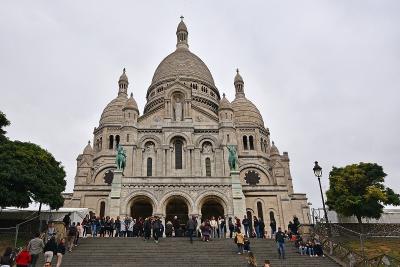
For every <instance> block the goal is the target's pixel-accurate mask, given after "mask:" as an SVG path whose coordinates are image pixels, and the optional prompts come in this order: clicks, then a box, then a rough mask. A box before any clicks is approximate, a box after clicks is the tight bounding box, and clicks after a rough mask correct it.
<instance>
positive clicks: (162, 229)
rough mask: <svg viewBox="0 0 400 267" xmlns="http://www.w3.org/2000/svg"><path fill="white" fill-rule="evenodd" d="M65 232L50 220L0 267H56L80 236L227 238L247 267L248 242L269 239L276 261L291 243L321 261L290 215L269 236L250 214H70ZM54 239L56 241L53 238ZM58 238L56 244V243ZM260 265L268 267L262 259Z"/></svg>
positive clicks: (251, 257) (250, 257)
mask: <svg viewBox="0 0 400 267" xmlns="http://www.w3.org/2000/svg"><path fill="white" fill-rule="evenodd" d="M63 223H64V227H65V231H63V233H62V235H61V236H60V235H59V234H60V233H58V232H57V230H56V228H55V226H54V224H53V223H52V222H49V223H48V226H47V229H46V231H45V232H44V234H42V235H40V234H39V233H37V234H36V235H35V237H34V238H33V239H32V240H30V242H29V243H28V244H27V246H25V247H24V248H22V249H21V250H20V251H19V253H18V254H16V255H15V253H13V251H12V249H11V248H7V249H6V251H5V253H4V255H3V256H2V257H1V263H0V265H1V266H13V265H12V264H13V263H14V262H15V263H16V264H17V266H21V267H25V266H26V267H27V266H30V267H35V266H36V264H37V260H38V257H39V255H40V254H41V253H44V259H45V265H44V266H52V265H51V264H52V260H53V258H55V257H56V259H57V260H56V265H55V266H57V267H60V266H61V263H62V258H63V255H65V253H66V251H68V252H72V250H73V248H74V247H75V246H78V244H79V239H80V238H82V237H83V238H86V237H87V236H88V235H90V236H92V237H119V238H129V237H141V238H143V240H145V241H148V240H150V238H151V237H153V239H154V242H155V243H158V242H159V238H160V237H162V236H163V235H164V234H165V236H166V237H183V236H186V237H189V240H190V242H193V238H194V237H198V238H199V239H200V240H202V241H204V242H209V241H210V240H212V239H218V238H228V237H229V238H233V239H234V243H235V244H236V245H237V254H239V255H240V254H244V253H246V255H247V258H248V266H256V260H255V257H254V254H253V253H252V251H251V246H250V244H251V240H250V239H251V238H272V239H275V241H276V244H277V250H278V255H279V258H280V259H285V242H287V241H291V242H293V243H294V245H295V247H296V248H297V249H298V252H299V253H300V254H301V255H308V256H310V257H317V256H322V257H324V253H323V249H322V245H321V243H320V242H319V241H318V239H316V238H308V239H307V240H303V237H302V236H301V235H300V234H299V232H298V229H299V226H300V222H299V220H298V218H297V217H295V216H294V218H293V222H292V221H291V222H289V225H288V229H287V230H285V231H282V229H281V227H278V229H276V222H275V220H271V222H270V230H271V234H270V235H268V233H267V231H266V230H265V224H264V221H263V219H262V218H257V217H256V216H254V217H253V219H251V218H247V216H246V215H245V216H244V217H243V219H239V218H238V217H234V218H232V217H228V218H227V220H226V219H225V218H224V217H211V218H209V219H205V220H203V222H200V220H199V218H198V217H196V216H192V217H191V218H189V219H188V220H187V222H186V224H181V222H180V220H179V218H178V217H177V216H175V217H173V218H172V219H171V220H168V221H167V222H166V224H165V226H164V225H163V222H162V220H161V218H160V217H158V216H150V217H147V218H138V219H134V218H132V217H129V216H127V217H124V218H122V219H121V218H120V217H119V216H118V217H117V218H116V219H115V220H114V218H110V217H109V216H107V217H105V218H100V217H98V216H95V215H94V214H91V215H86V217H85V218H84V219H83V220H82V221H81V222H71V218H70V214H67V215H65V217H64V219H63ZM57 237H58V238H57ZM57 240H58V241H57ZM264 266H266V267H268V266H270V263H269V261H268V260H266V261H265V262H264Z"/></svg>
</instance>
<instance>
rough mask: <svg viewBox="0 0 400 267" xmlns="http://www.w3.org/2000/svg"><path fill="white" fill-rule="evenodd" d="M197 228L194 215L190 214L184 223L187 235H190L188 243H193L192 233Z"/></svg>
mask: <svg viewBox="0 0 400 267" xmlns="http://www.w3.org/2000/svg"><path fill="white" fill-rule="evenodd" d="M196 228H197V220H196V217H195V216H192V218H191V219H189V220H188V222H187V224H186V229H187V230H188V235H189V237H190V243H193V233H194V232H195V231H196Z"/></svg>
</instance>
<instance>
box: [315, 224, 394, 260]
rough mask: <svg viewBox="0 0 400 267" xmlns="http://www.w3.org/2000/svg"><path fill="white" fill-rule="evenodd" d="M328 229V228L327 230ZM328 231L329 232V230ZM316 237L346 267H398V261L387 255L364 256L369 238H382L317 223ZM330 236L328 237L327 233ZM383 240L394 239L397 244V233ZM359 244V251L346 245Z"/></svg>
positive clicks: (333, 225) (386, 236) (338, 226)
mask: <svg viewBox="0 0 400 267" xmlns="http://www.w3.org/2000/svg"><path fill="white" fill-rule="evenodd" d="M328 227H329V228H328ZM329 229H330V230H329ZM314 231H315V233H314V234H316V235H318V238H319V240H320V241H321V244H322V246H323V247H324V249H325V250H327V251H329V252H330V253H329V254H330V255H331V256H333V257H334V258H336V259H337V260H339V261H340V262H342V263H344V264H345V265H346V266H350V267H353V266H368V267H369V266H371V267H372V266H374V267H375V266H376V267H378V266H396V267H400V260H399V259H396V258H394V257H392V256H390V255H387V254H380V255H377V256H374V257H372V258H368V257H367V256H366V254H365V242H366V240H368V239H370V238H379V237H382V236H374V235H373V234H372V233H368V234H361V233H359V232H356V231H353V230H350V229H347V228H345V227H343V226H340V225H335V224H331V225H327V224H325V223H317V224H316V225H315V227H314ZM329 231H330V232H331V235H328V232H329ZM384 238H385V240H390V238H394V239H395V240H396V242H397V240H398V241H400V240H399V239H398V236H397V233H396V235H394V236H391V237H389V236H388V235H385V236H384ZM351 242H352V243H353V244H356V243H359V251H360V252H357V251H356V250H354V249H352V248H351V247H349V246H348V245H347V244H350V243H351Z"/></svg>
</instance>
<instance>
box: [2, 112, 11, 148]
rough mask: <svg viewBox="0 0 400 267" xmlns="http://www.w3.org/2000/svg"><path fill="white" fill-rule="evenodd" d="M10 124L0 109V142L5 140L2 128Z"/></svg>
mask: <svg viewBox="0 0 400 267" xmlns="http://www.w3.org/2000/svg"><path fill="white" fill-rule="evenodd" d="M8 125H10V121H9V120H7V118H6V115H5V114H4V113H3V112H1V111H0V142H3V141H6V140H7V138H6V137H5V134H6V133H7V132H6V131H5V130H4V129H3V128H4V127H6V126H8Z"/></svg>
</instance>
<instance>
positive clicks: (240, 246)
mask: <svg viewBox="0 0 400 267" xmlns="http://www.w3.org/2000/svg"><path fill="white" fill-rule="evenodd" d="M235 243H236V245H237V247H238V253H237V254H239V255H240V254H242V253H243V245H244V235H243V234H242V233H241V231H240V229H237V230H236V235H235Z"/></svg>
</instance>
